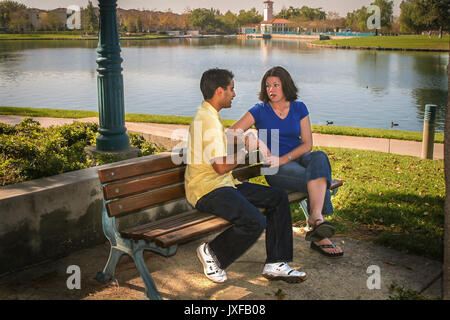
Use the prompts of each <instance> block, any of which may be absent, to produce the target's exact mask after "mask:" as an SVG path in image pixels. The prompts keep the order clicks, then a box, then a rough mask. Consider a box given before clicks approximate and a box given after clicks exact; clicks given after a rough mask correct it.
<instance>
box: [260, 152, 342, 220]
mask: <svg viewBox="0 0 450 320" xmlns="http://www.w3.org/2000/svg"><path fill="white" fill-rule="evenodd" d="M265 178H266V180H267V182H268V183H269V184H270V185H271V186H276V187H278V188H282V189H287V190H296V191H300V192H306V193H308V189H307V183H308V182H309V181H311V180H315V179H318V178H325V179H326V180H327V191H326V193H325V199H324V205H323V209H322V215H327V214H332V213H333V205H332V203H331V193H330V190H329V188H330V186H331V166H330V161H329V160H328V156H327V155H326V154H325V153H324V152H322V151H314V152H308V153H306V154H304V155H303V156H301V157H300V158H298V159H295V160H293V161H291V162H288V163H286V164H285V165H282V166H281V167H279V169H278V172H277V173H276V174H274V175H266V176H265ZM310 212H311V210H310V208H309V201H308V213H309V214H310Z"/></svg>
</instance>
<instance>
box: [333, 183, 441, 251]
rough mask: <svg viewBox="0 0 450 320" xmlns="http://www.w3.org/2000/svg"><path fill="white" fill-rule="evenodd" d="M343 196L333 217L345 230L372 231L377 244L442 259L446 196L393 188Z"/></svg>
mask: <svg viewBox="0 0 450 320" xmlns="http://www.w3.org/2000/svg"><path fill="white" fill-rule="evenodd" d="M341 196H342V197H343V198H344V199H343V201H342V199H341V201H342V203H343V205H342V207H341V208H338V209H337V210H336V215H334V216H333V217H331V219H332V220H333V221H336V222H337V224H339V225H340V226H341V227H342V228H343V229H344V230H343V231H344V233H345V232H346V231H347V232H351V231H353V230H363V229H365V230H372V231H375V232H373V234H375V239H374V243H376V244H379V245H383V246H386V247H390V248H394V249H398V250H402V251H405V252H408V253H413V254H418V255H422V256H427V257H429V258H433V259H437V260H442V258H443V250H444V245H443V236H444V212H443V208H444V199H442V198H441V197H437V196H436V197H433V196H419V195H416V194H408V193H404V192H401V191H391V190H389V191H384V192H382V193H367V192H365V193H358V197H352V198H351V199H350V196H349V195H346V194H342V195H341ZM347 197H348V198H349V201H348V202H346V200H345V198H347ZM344 226H345V227H344Z"/></svg>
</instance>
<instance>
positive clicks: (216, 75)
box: [200, 68, 234, 100]
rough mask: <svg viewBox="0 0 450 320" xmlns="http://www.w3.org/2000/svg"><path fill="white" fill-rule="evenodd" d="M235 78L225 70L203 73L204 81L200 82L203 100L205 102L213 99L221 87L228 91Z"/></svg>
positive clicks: (210, 70)
mask: <svg viewBox="0 0 450 320" xmlns="http://www.w3.org/2000/svg"><path fill="white" fill-rule="evenodd" d="M233 77H234V75H233V73H232V72H231V71H228V70H225V69H218V68H215V69H209V70H207V71H205V72H203V75H202V79H201V80H200V90H201V91H202V94H203V98H204V99H205V100H206V99H211V98H212V97H213V96H214V92H216V89H217V88H219V87H221V88H223V89H224V90H226V89H227V87H228V86H229V85H230V83H231V80H233Z"/></svg>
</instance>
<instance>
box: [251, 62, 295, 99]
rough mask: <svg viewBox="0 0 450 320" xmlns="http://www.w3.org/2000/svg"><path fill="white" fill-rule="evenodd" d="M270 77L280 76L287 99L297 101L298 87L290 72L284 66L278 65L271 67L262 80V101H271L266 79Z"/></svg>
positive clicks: (260, 97)
mask: <svg viewBox="0 0 450 320" xmlns="http://www.w3.org/2000/svg"><path fill="white" fill-rule="evenodd" d="M268 77H278V78H280V81H281V86H282V88H283V94H284V96H285V98H286V100H287V101H290V102H292V101H295V100H297V98H298V95H297V93H298V89H297V87H296V86H295V83H294V81H293V80H292V78H291V75H290V74H289V72H287V70H286V69H284V68H283V67H280V66H277V67H273V68H271V69H269V70H268V71H267V72H266V73H265V74H264V77H263V78H262V80H261V91H260V92H259V100H261V101H262V102H269V101H270V99H269V96H268V95H267V90H266V81H267V78H268Z"/></svg>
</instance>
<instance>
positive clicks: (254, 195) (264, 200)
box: [195, 182, 293, 269]
mask: <svg viewBox="0 0 450 320" xmlns="http://www.w3.org/2000/svg"><path fill="white" fill-rule="evenodd" d="M195 208H196V209H197V210H199V211H202V212H207V213H211V214H213V215H215V216H218V217H221V218H223V219H225V220H227V221H229V222H231V223H232V225H231V226H230V227H228V228H227V229H226V230H225V231H223V232H222V233H220V234H219V235H218V236H217V237H216V238H214V239H213V240H212V241H210V242H209V248H210V249H211V251H212V254H213V256H214V257H215V259H216V262H217V263H218V264H219V266H220V268H222V269H225V268H227V267H228V266H229V265H230V264H231V263H233V262H234V261H235V260H236V259H237V258H239V257H240V256H241V255H242V254H244V252H245V251H247V250H248V249H249V248H250V247H251V246H252V245H253V244H254V243H255V242H256V241H257V240H258V238H259V237H260V235H261V234H262V232H263V231H264V229H266V254H267V258H266V263H274V262H281V261H285V262H290V261H292V256H293V238H292V237H293V236H292V219H291V211H290V207H289V199H288V196H287V194H286V192H285V191H284V190H281V189H279V188H276V187H267V186H263V185H259V184H254V183H248V182H244V183H242V184H239V185H237V186H236V189H235V188H233V187H221V188H217V189H215V190H213V191H211V192H210V193H208V194H206V195H204V196H203V197H201V198H200V199H199V200H198V201H197V204H196V206H195ZM258 208H265V209H266V210H265V213H264V214H263V213H261V211H260V210H259V209H258Z"/></svg>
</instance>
